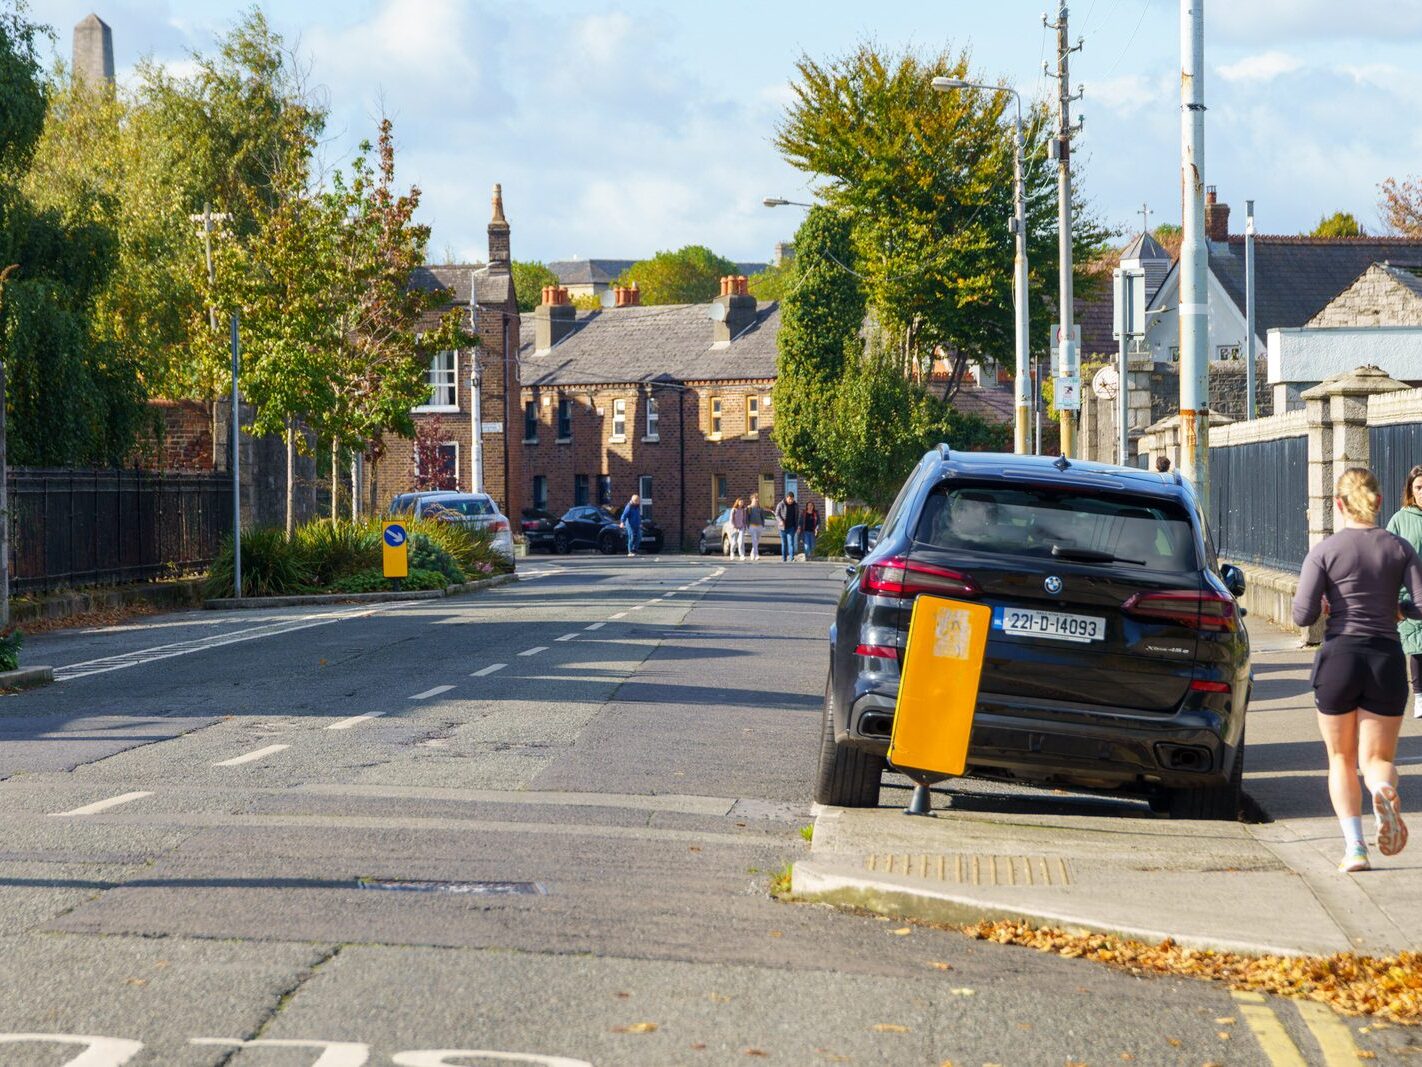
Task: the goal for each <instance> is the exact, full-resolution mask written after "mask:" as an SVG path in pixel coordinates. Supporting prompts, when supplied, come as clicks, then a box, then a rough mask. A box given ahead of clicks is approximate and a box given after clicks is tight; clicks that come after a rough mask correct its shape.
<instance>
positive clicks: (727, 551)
mask: <svg viewBox="0 0 1422 1067" xmlns="http://www.w3.org/2000/svg"><path fill="white" fill-rule="evenodd" d="M721 555H723V556H725V557H726V558H727V559H730V558H731V539H730V538H729V537H727V536H726V535H725V534H722V535H721Z"/></svg>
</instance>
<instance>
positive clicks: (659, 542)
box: [652, 537, 666, 556]
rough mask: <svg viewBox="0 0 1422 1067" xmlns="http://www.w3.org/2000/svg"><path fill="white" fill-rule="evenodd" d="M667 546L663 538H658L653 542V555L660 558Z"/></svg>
mask: <svg viewBox="0 0 1422 1067" xmlns="http://www.w3.org/2000/svg"><path fill="white" fill-rule="evenodd" d="M665 546H666V541H665V540H664V539H663V538H660V537H658V538H657V539H656V540H655V541H653V542H652V555H654V556H659V555H661V554H662V549H663V548H664V547H665Z"/></svg>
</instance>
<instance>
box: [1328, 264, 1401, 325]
mask: <svg viewBox="0 0 1422 1067" xmlns="http://www.w3.org/2000/svg"><path fill="white" fill-rule="evenodd" d="M1308 325H1309V326H1422V297H1419V296H1418V295H1417V294H1416V293H1415V292H1414V291H1413V290H1411V289H1409V288H1408V287H1407V286H1406V285H1404V284H1403V283H1402V282H1400V281H1398V279H1396V278H1394V277H1393V276H1392V273H1391V272H1390V271H1389V270H1388V268H1386V267H1384V266H1382V265H1381V264H1377V263H1374V264H1373V265H1372V266H1371V267H1369V268H1368V269H1367V270H1366V271H1364V272H1363V274H1362V275H1361V276H1360V277H1359V278H1358V280H1357V281H1355V282H1354V283H1353V284H1352V285H1350V286H1349V287H1348V288H1347V289H1345V290H1343V292H1342V293H1340V294H1339V295H1338V296H1336V297H1334V299H1333V300H1332V302H1330V303H1329V304H1328V306H1327V307H1325V308H1324V309H1323V310H1322V311H1320V312H1319V313H1318V314H1317V315H1315V316H1314V317H1313V318H1312V319H1310V320H1309V322H1308Z"/></svg>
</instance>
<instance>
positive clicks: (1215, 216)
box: [1205, 185, 1229, 241]
mask: <svg viewBox="0 0 1422 1067" xmlns="http://www.w3.org/2000/svg"><path fill="white" fill-rule="evenodd" d="M1205 237H1206V239H1207V240H1211V241H1228V240H1229V205H1228V204H1222V203H1220V202H1219V198H1218V197H1217V196H1216V194H1215V187H1214V186H1213V185H1211V186H1209V187H1208V188H1207V189H1206V190H1205Z"/></svg>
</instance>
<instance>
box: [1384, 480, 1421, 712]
mask: <svg viewBox="0 0 1422 1067" xmlns="http://www.w3.org/2000/svg"><path fill="white" fill-rule="evenodd" d="M1419 501H1422V466H1417V467H1413V468H1412V469H1411V470H1410V471H1408V472H1407V482H1406V484H1404V485H1403V487H1402V507H1400V508H1398V509H1397V512H1396V513H1395V514H1394V515H1393V517H1392V518H1390V519H1388V520H1387V528H1388V532H1389V533H1395V534H1397V536H1398V537H1400V538H1402V539H1403V540H1404V541H1406V542H1407V543H1408V544H1409V545H1411V546H1412V547H1413V548H1414V549H1416V550H1417V552H1418V553H1419V554H1422V503H1419ZM1402 598H1403V600H1404V601H1405V600H1406V599H1407V591H1406V590H1405V589H1404V590H1403V591H1402ZM1397 632H1398V636H1399V637H1400V638H1401V639H1402V651H1403V652H1404V653H1406V655H1407V672H1408V674H1410V675H1411V677H1412V717H1413V718H1415V719H1422V622H1415V621H1414V620H1412V619H1402V620H1401V621H1399V622H1398V624H1397Z"/></svg>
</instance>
